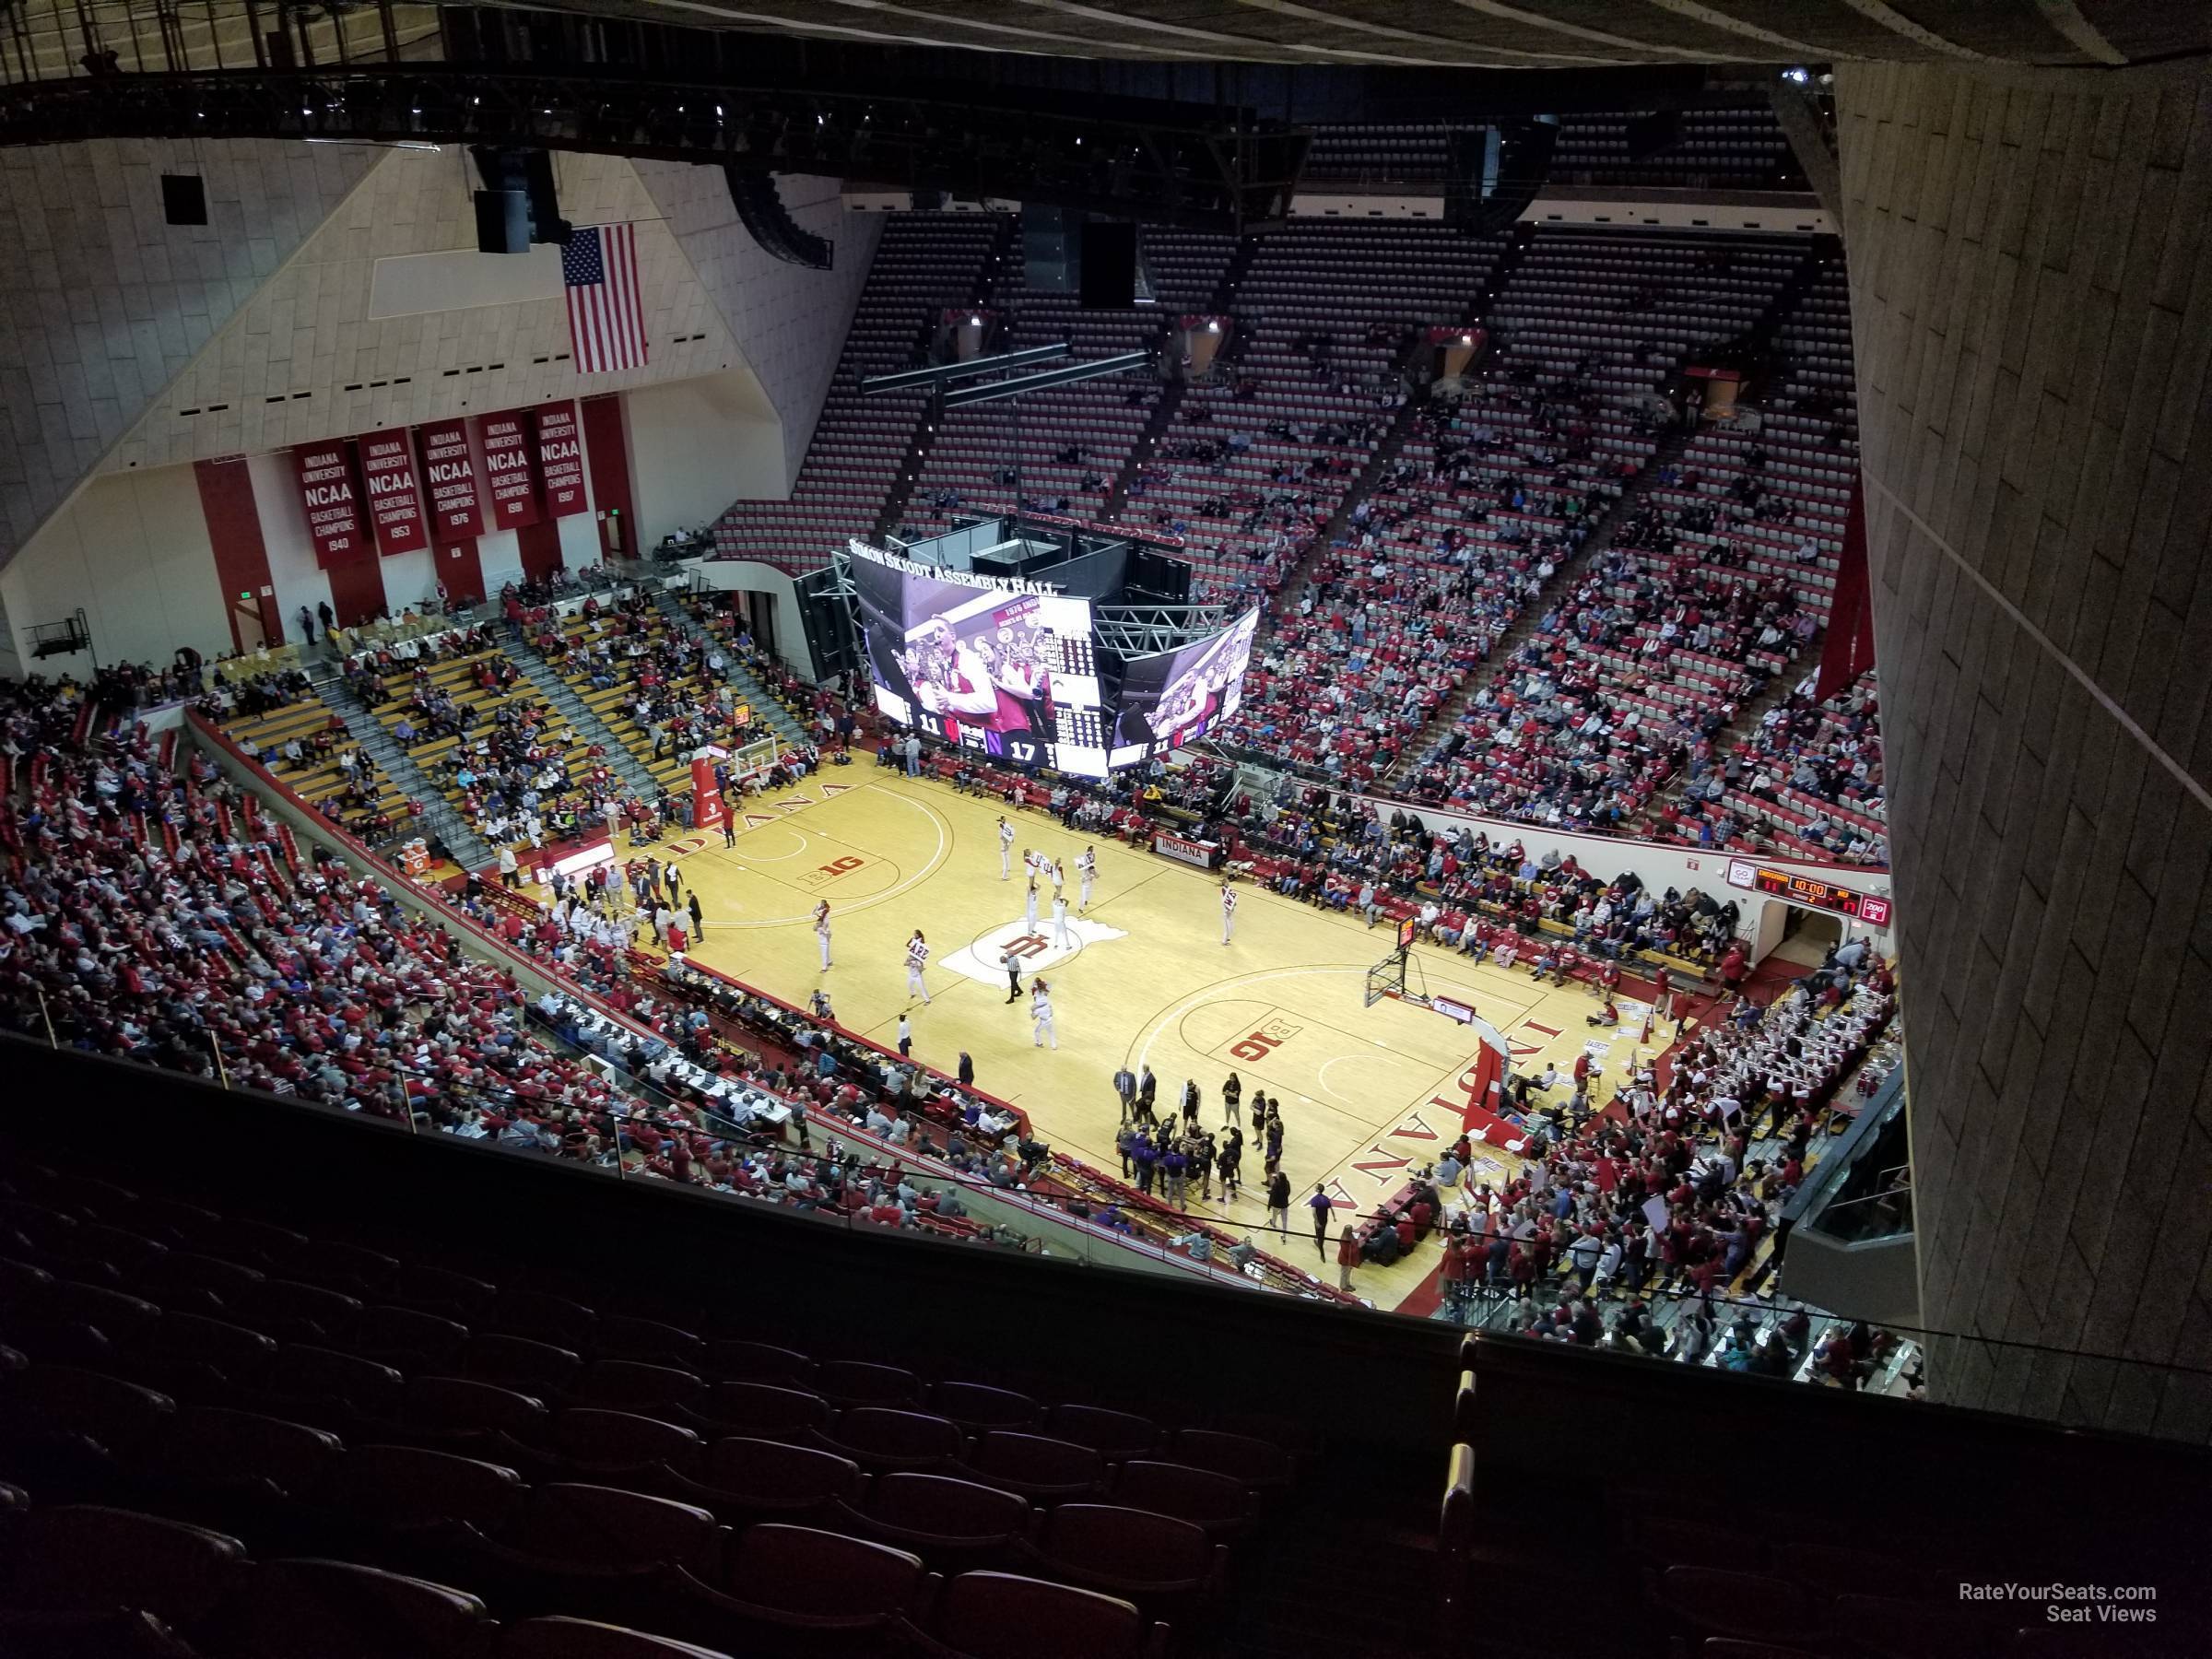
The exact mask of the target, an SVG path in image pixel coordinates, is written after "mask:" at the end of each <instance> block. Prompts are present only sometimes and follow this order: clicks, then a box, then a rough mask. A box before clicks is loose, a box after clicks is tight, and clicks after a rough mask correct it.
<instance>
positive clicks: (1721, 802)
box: [1655, 669, 1888, 864]
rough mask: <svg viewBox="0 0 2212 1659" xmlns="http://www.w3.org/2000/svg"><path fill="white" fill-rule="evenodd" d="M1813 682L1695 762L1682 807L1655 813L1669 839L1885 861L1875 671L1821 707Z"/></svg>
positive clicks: (1696, 754)
mask: <svg viewBox="0 0 2212 1659" xmlns="http://www.w3.org/2000/svg"><path fill="white" fill-rule="evenodd" d="M1814 689H1815V688H1814V684H1813V677H1811V676H1809V675H1808V676H1807V677H1806V678H1805V679H1803V680H1801V681H1800V682H1799V683H1798V684H1797V686H1796V687H1795V688H1794V690H1793V691H1792V692H1791V694H1790V696H1789V697H1788V698H1787V699H1786V700H1783V701H1782V702H1779V703H1777V704H1775V705H1774V706H1773V707H1772V708H1771V709H1769V710H1768V711H1767V712H1766V713H1765V714H1764V715H1762V716H1761V717H1760V719H1759V725H1758V726H1757V727H1756V728H1755V729H1754V730H1752V731H1751V732H1750V733H1749V734H1748V735H1747V736H1745V737H1744V738H1742V739H1741V740H1740V741H1738V742H1736V743H1734V744H1731V745H1729V746H1727V747H1725V748H1724V750H1723V751H1722V752H1721V753H1720V754H1718V755H1717V756H1716V755H1712V754H1711V753H1709V752H1707V751H1706V750H1703V749H1700V751H1697V752H1694V753H1693V754H1692V755H1691V757H1690V762H1689V767H1688V782H1686V783H1685V784H1684V785H1683V788H1682V791H1681V799H1680V803H1679V805H1677V803H1675V802H1672V801H1669V802H1667V803H1665V805H1664V806H1661V807H1660V808H1659V810H1658V812H1657V813H1656V815H1655V816H1656V818H1657V819H1658V821H1659V825H1660V828H1661V830H1662V831H1663V833H1665V834H1667V835H1669V836H1671V837H1673V838H1674V839H1676V840H1680V841H1697V842H1699V843H1700V844H1702V845H1706V846H1724V847H1728V846H1738V847H1740V846H1748V847H1751V848H1753V849H1756V850H1759V851H1762V852H1782V853H1795V854H1801V855H1810V856H1814V857H1822V858H1831V859H1836V860H1840V861H1841V862H1843V863H1847V864H1886V863H1888V839H1887V837H1886V835H1885V834H1884V831H1883V824H1884V814H1883V804H1882V736H1881V728H1880V725H1879V724H1878V721H1879V714H1880V708H1879V703H1878V692H1877V687H1876V683H1875V677H1874V672H1873V670H1871V669H1869V670H1868V671H1867V672H1866V673H1865V674H1863V675H1861V676H1860V677H1858V678H1857V679H1856V680H1854V681H1853V683H1852V684H1851V685H1849V686H1847V687H1845V688H1843V689H1842V690H1841V691H1839V692H1838V693H1836V695H1835V696H1833V697H1831V698H1829V699H1827V700H1818V701H1817V700H1815V697H1814Z"/></svg>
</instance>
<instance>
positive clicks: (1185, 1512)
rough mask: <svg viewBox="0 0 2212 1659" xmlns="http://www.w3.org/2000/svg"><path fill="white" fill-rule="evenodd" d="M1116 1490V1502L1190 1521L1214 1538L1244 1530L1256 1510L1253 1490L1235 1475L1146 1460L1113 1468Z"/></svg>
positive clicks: (1114, 1493)
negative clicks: (1218, 1473)
mask: <svg viewBox="0 0 2212 1659" xmlns="http://www.w3.org/2000/svg"><path fill="white" fill-rule="evenodd" d="M1111 1491H1112V1497H1113V1500H1114V1501H1115V1502H1116V1503H1121V1504H1126V1505H1127V1506H1128V1507H1129V1508H1131V1509H1141V1510H1150V1511H1151V1512H1153V1513H1155V1514H1159V1515H1172V1516H1174V1517H1175V1519H1176V1520H1178V1521H1188V1522H1190V1523H1191V1524H1193V1525H1194V1526H1201V1527H1204V1528H1205V1529H1206V1535H1207V1536H1209V1537H1215V1538H1225V1537H1230V1536H1233V1535H1235V1534H1237V1533H1240V1532H1241V1531H1243V1530H1244V1528H1245V1527H1247V1526H1249V1525H1250V1524H1251V1523H1252V1517H1253V1511H1254V1509H1255V1507H1256V1506H1255V1503H1254V1500H1253V1493H1252V1488H1249V1487H1247V1486H1246V1485H1245V1484H1244V1483H1243V1482H1242V1481H1241V1480H1238V1479H1236V1478H1235V1477H1233V1476H1229V1475H1217V1474H1215V1473H1214V1472H1213V1471H1212V1470H1211V1469H1194V1468H1192V1467H1190V1466H1189V1465H1187V1464H1171V1463H1156V1462H1154V1461H1152V1460H1150V1459H1148V1458H1141V1457H1135V1458H1131V1459H1130V1460H1129V1461H1128V1462H1127V1463H1125V1464H1123V1465H1121V1466H1120V1467H1119V1468H1117V1469H1115V1470H1114V1472H1113V1479H1112V1486H1111Z"/></svg>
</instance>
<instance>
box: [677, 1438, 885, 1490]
mask: <svg viewBox="0 0 2212 1659" xmlns="http://www.w3.org/2000/svg"><path fill="white" fill-rule="evenodd" d="M706 1484H707V1485H709V1486H711V1487H715V1488H719V1489H720V1490H723V1491H725V1492H728V1493H729V1494H731V1496H733V1497H735V1498H740V1499H755V1500H760V1501H763V1502H773V1503H776V1504H783V1503H791V1502H801V1503H803V1502H808V1501H812V1502H817V1503H827V1502H830V1501H831V1500H834V1499H840V1498H842V1499H848V1500H850V1499H853V1498H855V1497H857V1496H858V1495H859V1492H860V1465H858V1464H856V1463H854V1462H853V1460H852V1459H851V1458H849V1457H840V1456H838V1455H837V1453H834V1452H824V1451H820V1450H818V1448H816V1447H813V1446H790V1445H785V1444H784V1443H783V1442H782V1441H764V1440H750V1439H747V1438H744V1437H742V1436H735V1435H733V1436H731V1437H729V1438H727V1439H724V1440H718V1441H715V1442H714V1444H713V1446H712V1448H710V1449H709V1451H708V1453H707V1472H706Z"/></svg>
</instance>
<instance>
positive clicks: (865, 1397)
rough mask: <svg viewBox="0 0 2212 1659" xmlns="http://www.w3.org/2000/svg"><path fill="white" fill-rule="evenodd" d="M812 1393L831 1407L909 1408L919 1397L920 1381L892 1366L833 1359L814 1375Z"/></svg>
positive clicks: (909, 1373) (910, 1373) (911, 1374)
mask: <svg viewBox="0 0 2212 1659" xmlns="http://www.w3.org/2000/svg"><path fill="white" fill-rule="evenodd" d="M814 1391H815V1392H816V1393H817V1394H820V1395H821V1396H822V1398H824V1399H825V1400H828V1401H829V1402H830V1404H831V1405H832V1406H911V1405H912V1404H913V1403H914V1402H915V1401H917V1400H919V1399H920V1398H921V1397H922V1380H921V1379H920V1378H919V1377H917V1376H915V1375H914V1373H913V1372H912V1371H903V1370H901V1369H900V1368H899V1367H898V1366H895V1365H869V1364H865V1363H864V1362H862V1361H860V1360H857V1359H837V1360H832V1361H831V1362H830V1363H829V1364H828V1365H825V1366H822V1367H821V1368H820V1369H819V1370H818V1371H816V1372H815V1376H814Z"/></svg>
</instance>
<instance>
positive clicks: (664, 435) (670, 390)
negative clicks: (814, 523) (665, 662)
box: [487, 371, 790, 574]
mask: <svg viewBox="0 0 2212 1659" xmlns="http://www.w3.org/2000/svg"><path fill="white" fill-rule="evenodd" d="M623 401H624V402H625V403H626V404H628V405H629V487H630V494H631V498H632V501H633V504H634V507H635V510H636V513H637V523H636V524H634V525H632V526H631V527H630V528H631V532H632V534H633V535H635V537H636V545H635V549H634V550H636V551H640V552H642V551H645V550H647V549H650V548H652V547H655V546H657V545H658V544H659V542H660V539H661V537H663V536H664V535H667V534H668V533H669V532H670V531H671V530H675V529H677V528H678V527H680V526H684V525H691V524H712V523H713V522H714V521H715V520H716V519H717V518H720V517H721V516H722V514H723V512H724V510H726V509H727V508H728V506H729V504H730V503H731V502H732V501H734V500H737V498H738V497H740V496H767V497H771V498H779V499H780V498H782V497H783V496H786V495H788V494H789V493H790V486H789V485H788V483H787V482H786V481H785V478H784V474H783V456H784V443H783V428H782V422H781V421H780V420H779V419H778V418H777V414H776V408H775V406H774V405H773V404H772V403H771V402H770V401H769V398H768V395H767V394H766V393H765V392H764V391H763V390H762V389H761V385H760V382H759V381H758V380H756V379H754V378H753V375H752V373H751V372H750V371H740V372H735V373H729V374H711V375H704V376H701V377H700V379H698V380H691V381H682V382H677V384H675V385H669V386H650V387H644V388H641V389H640V390H638V391H634V392H632V393H630V394H629V396H627V397H626V398H624V400H623ZM488 573H489V572H487V574H488Z"/></svg>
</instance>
